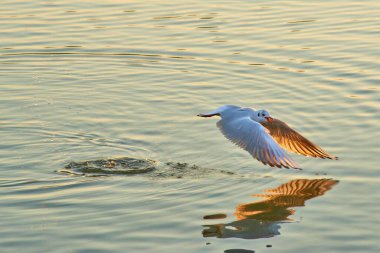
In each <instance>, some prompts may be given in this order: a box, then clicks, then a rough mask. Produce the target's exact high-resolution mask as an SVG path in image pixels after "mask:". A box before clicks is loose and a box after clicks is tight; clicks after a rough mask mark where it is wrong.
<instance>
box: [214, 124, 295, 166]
mask: <svg viewBox="0 0 380 253" xmlns="http://www.w3.org/2000/svg"><path fill="white" fill-rule="evenodd" d="M217 126H218V128H219V129H220V131H221V132H222V133H223V135H224V136H225V137H226V138H227V139H229V140H230V141H232V142H233V143H235V144H236V145H238V146H239V147H241V148H242V149H244V150H246V151H248V152H249V153H250V154H251V155H252V156H253V157H254V158H256V159H257V160H259V161H260V162H262V163H264V164H268V165H270V166H272V167H274V166H276V167H278V168H281V167H285V168H295V169H297V168H299V166H298V165H297V163H296V162H294V161H293V159H292V158H291V157H290V156H289V155H288V154H287V153H286V152H285V151H284V150H283V149H282V148H281V147H280V146H279V145H278V144H277V143H276V142H275V140H274V139H273V138H272V137H271V136H270V135H269V134H268V133H267V130H266V129H265V128H264V127H263V126H262V125H260V124H259V123H257V122H256V121H254V120H252V119H251V118H250V117H240V118H234V119H223V118H222V119H221V120H220V121H218V123H217Z"/></svg>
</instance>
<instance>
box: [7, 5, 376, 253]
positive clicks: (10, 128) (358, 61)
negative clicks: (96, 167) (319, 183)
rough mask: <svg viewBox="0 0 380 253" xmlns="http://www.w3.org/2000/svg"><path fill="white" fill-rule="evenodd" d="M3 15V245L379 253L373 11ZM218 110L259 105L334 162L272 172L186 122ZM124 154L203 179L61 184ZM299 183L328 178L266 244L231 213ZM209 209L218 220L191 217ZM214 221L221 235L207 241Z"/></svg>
mask: <svg viewBox="0 0 380 253" xmlns="http://www.w3.org/2000/svg"><path fill="white" fill-rule="evenodd" d="M0 8H1V12H0V19H1V22H0V31H1V33H0V99H1V106H0V127H1V131H0V138H1V144H0V146H1V154H0V166H1V175H2V176H1V180H0V187H1V193H2V194H1V197H0V199H1V204H0V205H1V210H2V211H1V213H2V215H1V217H2V218H0V222H1V223H0V224H1V228H2V229H1V231H0V238H1V239H0V246H1V248H2V250H3V251H4V252H15V251H17V252H41V251H42V252H126V251H127V252H138V251H140V252H224V251H226V252H228V251H230V252H232V250H235V251H236V249H241V250H243V249H244V250H250V251H256V252H306V251H307V252H309V253H313V252H379V251H380V246H379V244H378V241H379V239H380V238H379V236H378V227H379V225H380V224H379V223H380V222H379V218H378V217H377V213H378V212H379V211H380V210H379V205H378V202H379V196H380V190H379V187H378V185H379V183H380V179H379V177H378V164H379V162H380V159H379V150H380V149H379V148H380V147H379V141H378V140H379V139H380V131H379V129H380V123H379V122H380V121H379V120H380V95H379V89H380V87H379V83H380V82H379V81H380V73H379V65H378V59H379V57H380V48H379V41H380V33H379V32H378V31H379V27H380V19H379V11H380V3H379V1H374V0H373V1H371V0H366V1H361V2H357V1H352V0H349V1H322V0H321V1H313V2H306V1H255V2H252V1H234V2H228V1H214V2H212V3H211V2H210V3H209V2H207V1H195V0H194V1H183V2H180V3H179V2H173V1H152V2H141V1H123V0H119V1H102V2H99V3H94V2H93V1H81V2H74V1H62V0H58V1H22V0H14V1H7V0H6V1H2V2H1V3H0ZM223 104H236V105H241V106H245V107H253V108H256V109H259V108H266V109H267V110H269V111H270V112H271V114H272V116H274V117H277V118H280V119H281V120H284V121H286V122H288V123H289V124H290V125H291V126H293V127H295V128H296V129H297V130H299V131H300V132H302V133H303V134H304V135H305V136H307V137H308V138H310V139H311V140H313V141H314V142H316V143H318V144H319V145H321V146H322V147H323V148H325V149H326V150H327V151H328V152H331V153H332V154H334V155H337V156H339V157H340V160H338V161H330V160H328V161H326V160H321V159H319V160H318V159H311V158H304V157H300V156H296V155H294V158H295V159H296V161H297V162H299V163H300V165H301V166H302V168H303V170H302V171H297V170H286V169H283V170H279V169H271V168H269V167H266V166H264V165H262V164H260V163H258V162H257V161H255V160H253V159H252V158H251V157H250V156H249V155H248V154H247V153H246V152H244V151H242V150H239V149H238V148H237V147H236V146H234V145H233V144H231V143H230V142H228V141H227V140H225V139H224V137H223V136H222V135H221V134H220V133H219V132H218V130H217V128H216V127H215V121H216V120H214V119H208V120H205V119H200V118H197V117H196V116H195V115H196V114H198V113H200V112H205V111H209V110H211V109H215V108H216V107H218V106H220V105H223ZM125 156H128V157H135V158H139V159H152V160H154V161H158V162H159V163H160V164H165V163H167V162H174V163H177V162H180V163H188V164H191V165H193V164H194V165H197V166H201V167H202V168H210V169H212V172H210V173H206V170H202V171H200V172H199V173H198V174H197V175H196V174H194V173H193V174H189V175H190V176H186V177H183V178H177V177H174V176H162V177H160V176H157V177H150V176H148V175H145V174H140V175H130V176H128V175H127V176H126V175H113V176H105V177H89V176H76V175H70V174H65V173H59V171H60V170H61V169H62V168H63V167H64V166H65V165H67V164H68V163H70V162H72V161H86V160H98V159H106V158H110V157H125ZM220 170H223V171H230V172H233V173H234V174H233V175H230V174H228V173H218V172H217V171H219V172H220ZM293 180H301V182H303V181H302V180H332V181H330V182H335V181H339V183H338V184H334V185H333V186H331V189H329V190H328V191H325V192H324V194H323V195H322V194H321V195H318V196H316V197H313V198H310V199H308V200H307V201H304V202H302V204H304V205H305V207H303V205H301V204H297V205H294V206H289V207H288V208H285V209H284V208H282V209H281V210H279V211H280V213H281V214H282V215H283V216H280V219H279V220H276V221H275V222H274V223H273V222H272V224H271V229H272V230H268V229H267V230H265V231H269V232H268V233H269V234H270V235H272V236H258V234H257V233H256V234H255V232H257V229H256V228H258V226H260V224H263V223H262V222H263V218H262V217H259V218H257V216H254V217H252V213H247V212H246V213H244V214H240V215H237V213H238V212H237V211H236V209H237V207H242V206H244V205H247V204H249V203H256V202H258V201H263V199H262V198H261V197H260V196H257V194H265V190H268V189H276V188H277V187H280V186H281V185H287V184H288V183H289V182H292V181H293ZM252 194H254V195H255V194H256V195H255V196H251V195H252ZM251 207H252V206H251ZM252 208H253V209H254V210H253V211H256V212H258V211H260V210H261V209H260V208H258V207H257V204H255V205H253V207H252ZM290 209H291V210H292V211H290ZM238 210H240V209H238ZM275 210H277V209H275ZM251 211H252V210H250V212H251ZM253 211H252V212H253ZM261 211H262V210H261ZM289 212H290V213H289ZM217 213H222V214H225V215H226V216H227V217H226V218H225V219H217V220H204V219H203V217H204V216H206V215H210V214H217ZM286 214H289V215H288V216H286ZM288 219H291V220H290V221H289V220H288ZM236 222H237V223H238V224H237V225H236ZM213 225H218V226H217V227H218V228H220V227H223V228H226V229H227V230H226V231H227V232H228V231H230V232H231V233H232V235H230V236H220V235H218V234H217V233H216V234H215V233H214V234H207V233H206V234H205V232H204V230H205V229H207V228H210V227H212V226H213ZM234 225H236V226H234ZM278 226H279V227H278ZM240 227H243V230H244V228H246V230H244V231H245V232H246V233H243V235H241V234H240V235H239V236H234V234H239V233H238V231H237V230H236V228H240ZM255 229H256V230H255ZM213 231H214V232H215V231H218V230H215V229H214V230H212V232H213ZM268 233H267V234H268ZM205 235H207V236H205ZM209 235H211V236H209ZM267 245H271V246H272V247H267Z"/></svg>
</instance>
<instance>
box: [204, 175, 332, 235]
mask: <svg viewBox="0 0 380 253" xmlns="http://www.w3.org/2000/svg"><path fill="white" fill-rule="evenodd" d="M337 183H338V181H337V180H333V179H312V180H311V179H296V180H291V181H289V182H287V183H284V184H282V185H280V186H278V187H276V188H273V189H267V190H266V191H265V192H266V193H265V194H254V195H253V196H255V197H260V198H263V200H261V201H255V202H251V203H246V204H239V205H237V206H236V209H235V213H234V214H235V218H236V221H233V222H230V223H226V224H214V225H205V226H204V227H205V229H204V230H203V231H202V234H203V236H204V237H218V238H230V237H237V238H244V239H259V238H269V237H273V236H276V235H279V234H280V232H279V230H280V228H281V226H280V224H281V223H284V222H289V221H291V219H290V218H289V216H291V215H293V214H294V213H295V212H296V211H295V210H294V209H292V207H297V206H305V202H306V201H307V200H309V199H312V198H315V197H318V196H322V195H323V194H325V192H327V191H329V190H330V189H331V188H332V187H333V186H334V185H336V184H337Z"/></svg>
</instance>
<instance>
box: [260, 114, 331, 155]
mask: <svg viewBox="0 0 380 253" xmlns="http://www.w3.org/2000/svg"><path fill="white" fill-rule="evenodd" d="M261 124H262V125H263V126H264V127H265V128H267V129H268V130H269V134H270V135H271V136H272V137H273V138H274V139H275V140H276V141H277V143H278V144H280V146H281V147H283V148H284V149H286V150H288V151H291V152H294V153H297V154H300V155H304V156H312V157H319V158H323V159H325V158H328V159H338V157H335V156H333V155H330V154H329V153H327V152H326V151H324V150H323V149H322V148H320V147H318V146H317V145H315V144H314V143H312V142H311V141H309V140H308V139H306V138H305V137H303V136H302V135H301V134H299V133H298V132H296V131H295V130H294V129H292V128H291V127H290V126H288V125H287V124H286V123H285V122H283V121H281V120H278V119H273V120H272V121H271V122H265V123H261Z"/></svg>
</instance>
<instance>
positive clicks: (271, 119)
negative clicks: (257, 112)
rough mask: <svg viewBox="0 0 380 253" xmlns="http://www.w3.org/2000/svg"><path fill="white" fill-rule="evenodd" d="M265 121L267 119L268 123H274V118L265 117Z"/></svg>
mask: <svg viewBox="0 0 380 253" xmlns="http://www.w3.org/2000/svg"><path fill="white" fill-rule="evenodd" d="M265 119H266V120H267V121H268V122H272V121H273V118H272V117H265Z"/></svg>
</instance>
